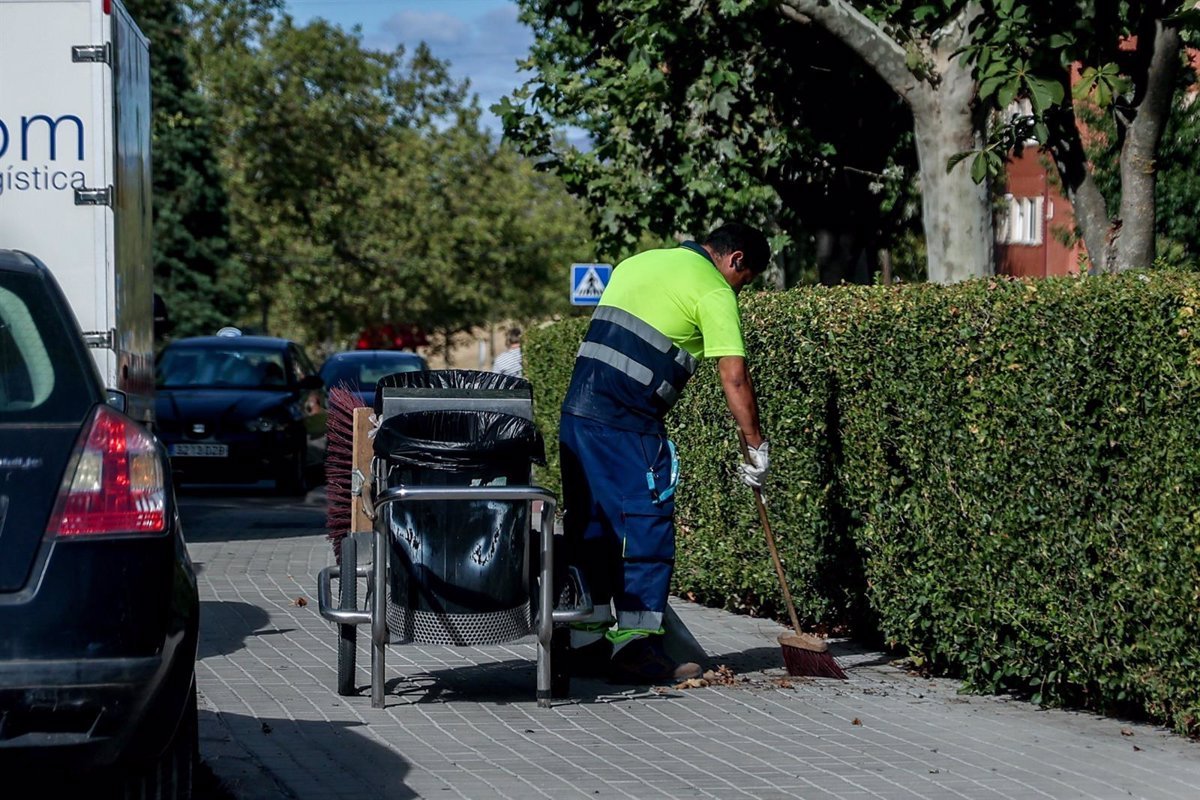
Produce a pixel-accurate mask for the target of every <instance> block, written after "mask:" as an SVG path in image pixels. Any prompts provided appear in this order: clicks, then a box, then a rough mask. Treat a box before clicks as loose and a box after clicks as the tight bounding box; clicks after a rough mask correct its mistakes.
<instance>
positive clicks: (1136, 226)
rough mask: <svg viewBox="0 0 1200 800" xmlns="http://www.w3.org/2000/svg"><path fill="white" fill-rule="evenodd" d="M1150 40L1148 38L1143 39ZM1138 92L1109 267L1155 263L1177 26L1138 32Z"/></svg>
mask: <svg viewBox="0 0 1200 800" xmlns="http://www.w3.org/2000/svg"><path fill="white" fill-rule="evenodd" d="M1147 40H1152V41H1147ZM1138 44H1139V55H1144V58H1143V59H1139V61H1140V62H1141V63H1140V64H1139V66H1140V69H1139V70H1138V72H1139V75H1138V78H1140V79H1141V80H1140V81H1136V82H1137V83H1138V84H1139V89H1140V90H1139V91H1137V92H1136V93H1135V95H1134V102H1135V104H1136V105H1135V106H1134V109H1135V111H1134V116H1133V118H1132V119H1131V120H1129V121H1128V122H1127V127H1126V130H1125V141H1124V143H1123V145H1122V147H1121V222H1122V225H1121V231H1120V237H1119V239H1118V241H1117V247H1116V250H1115V252H1114V253H1113V258H1112V263H1110V264H1109V265H1108V268H1109V270H1111V271H1114V272H1123V271H1125V270H1127V269H1146V268H1148V267H1150V266H1151V265H1153V263H1154V255H1155V252H1154V245H1155V242H1154V239H1155V200H1154V189H1155V186H1156V185H1157V183H1158V179H1157V174H1156V167H1155V164H1154V158H1155V155H1156V154H1157V153H1158V145H1159V141H1160V140H1161V139H1162V133H1163V130H1164V129H1165V128H1166V125H1167V117H1168V116H1170V114H1171V102H1172V89H1173V88H1174V84H1175V69H1176V67H1177V66H1178V63H1179V48H1180V46H1181V41H1180V36H1179V31H1178V29H1176V28H1174V27H1167V26H1164V25H1163V23H1162V21H1161V20H1155V21H1154V22H1153V23H1148V25H1147V30H1145V31H1144V32H1142V33H1141V34H1140V35H1139V41H1138Z"/></svg>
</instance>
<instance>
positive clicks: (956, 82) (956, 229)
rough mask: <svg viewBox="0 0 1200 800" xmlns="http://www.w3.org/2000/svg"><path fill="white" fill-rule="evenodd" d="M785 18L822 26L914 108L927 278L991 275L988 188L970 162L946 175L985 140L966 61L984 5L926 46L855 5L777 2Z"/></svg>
mask: <svg viewBox="0 0 1200 800" xmlns="http://www.w3.org/2000/svg"><path fill="white" fill-rule="evenodd" d="M779 11H780V13H782V14H783V15H784V16H785V17H787V18H789V19H792V20H795V21H796V22H799V23H802V24H807V23H809V22H816V23H817V24H819V25H821V26H822V27H823V28H825V30H827V31H829V33H831V34H833V35H834V36H836V37H837V38H838V39H840V40H841V41H842V42H843V43H845V44H846V45H847V46H848V47H850V49H852V50H854V51H855V52H856V53H858V54H859V56H861V57H862V59H863V61H864V62H866V64H867V65H868V66H870V67H871V68H872V69H874V70H875V71H876V72H877V73H878V74H879V76H880V77H881V78H882V79H883V80H884V81H885V82H886V83H887V84H888V85H889V86H891V87H892V89H893V90H894V91H895V92H896V94H898V95H900V97H902V98H903V99H904V101H905V102H907V103H908V105H909V108H911V109H912V113H913V127H914V132H915V134H916V143H917V160H918V162H919V172H920V179H921V207H922V212H923V213H922V220H921V221H922V224H923V225H924V228H925V246H926V249H927V253H928V265H929V266H928V279H929V280H930V281H932V282H935V283H954V282H955V281H961V280H966V279H968V278H978V277H981V276H984V275H990V274H992V209H991V204H990V202H989V197H988V185H987V182H986V181H984V182H983V183H982V184H976V183H975V182H974V181H972V180H971V167H970V162H969V161H964V162H962V163H960V164H958V165H957V166H956V167H955V168H954V169H953V170H951V171H950V172H949V173H947V172H946V164H947V162H948V161H949V159H950V157H951V156H954V155H956V154H957V153H962V152H966V151H968V150H976V149H978V148H979V147H980V144H981V142H982V140H983V134H982V132H983V131H984V130H985V127H984V119H983V117H982V115H980V114H979V113H978V112H977V109H976V105H977V104H976V100H977V93H976V87H975V81H974V79H973V78H972V77H971V67H970V66H969V65H964V64H963V63H962V54H961V49H962V47H964V46H965V45H966V44H967V43H968V42H970V39H971V36H970V27H971V23H972V21H973V20H974V19H975V18H976V17H978V16H979V15H980V14H981V13H983V6H982V4H981V3H979V2H967V3H964V4H963V5H962V7H961V8H960V9H959V11H958V13H957V14H956V15H955V16H954V18H953V19H951V20H950V21H948V22H947V23H946V24H945V25H944V26H943V27H942V28H941V29H940V30H939V31H937V32H936V33H934V34H933V35H932V36H930V37H928V39H925V40H920V39H918V38H914V37H901V38H902V39H903V40H904V41H905V44H903V45H902V44H901V39H898V38H896V37H894V36H893V35H891V34H889V33H888V32H887V31H886V30H885V29H884V28H882V27H880V26H879V25H878V24H877V23H875V22H873V21H872V20H871V19H870V18H868V17H867V16H866V15H864V14H863V13H862V12H861V11H860V10H859V9H858V8H857V7H856V5H855V4H854V3H852V2H850V1H849V0H779ZM909 33H911V31H910V32H909ZM913 46H915V47H917V50H918V51H919V52H920V54H921V55H922V56H923V61H924V63H922V64H921V65H920V66H919V68H914V67H913V65H912V64H911V63H910V58H911V56H912V55H913V52H912V51H911V50H910V47H913Z"/></svg>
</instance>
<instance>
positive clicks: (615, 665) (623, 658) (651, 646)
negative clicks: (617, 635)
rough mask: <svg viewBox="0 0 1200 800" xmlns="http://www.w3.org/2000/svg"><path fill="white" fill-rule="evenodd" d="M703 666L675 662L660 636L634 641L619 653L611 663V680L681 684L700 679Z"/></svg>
mask: <svg viewBox="0 0 1200 800" xmlns="http://www.w3.org/2000/svg"><path fill="white" fill-rule="evenodd" d="M701 672H702V671H701V669H700V665H699V664H696V663H694V662H692V661H685V662H683V663H682V664H681V663H678V662H676V661H674V660H672V659H671V657H670V656H668V655H667V653H666V650H664V649H663V637H662V636H660V635H653V636H643V637H642V638H640V639H634V640H633V641H632V642H630V643H629V644H627V645H625V646H624V647H622V648H621V649H620V650H618V651H617V652H616V654H615V655H614V656H613V657H612V660H611V661H610V662H609V671H608V679H609V680H610V681H612V682H613V683H629V684H636V685H641V684H647V683H678V682H680V681H686V680H688V679H689V678H699V677H700V675H701Z"/></svg>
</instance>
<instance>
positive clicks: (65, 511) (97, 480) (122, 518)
mask: <svg viewBox="0 0 1200 800" xmlns="http://www.w3.org/2000/svg"><path fill="white" fill-rule="evenodd" d="M75 450H76V453H75V455H76V458H74V459H73V462H74V463H75V465H76V466H75V471H74V474H73V475H68V476H66V477H65V478H64V480H63V485H62V488H61V489H60V490H59V492H58V500H57V502H56V503H55V506H54V513H53V514H52V515H51V516H50V525H49V526H48V527H47V529H46V534H47V535H48V536H52V537H67V536H91V535H97V534H131V533H135V534H136V533H160V532H162V530H163V529H164V528H165V527H166V502H165V496H166V487H165V484H164V481H163V470H162V463H161V462H160V461H159V455H158V450H157V448H156V447H155V443H154V439H153V438H152V437H151V436H150V434H149V433H147V432H146V431H145V430H143V429H142V428H141V427H139V426H138V425H137V423H135V422H133V421H132V420H130V419H129V418H127V417H125V416H123V415H122V414H120V413H119V412H117V411H115V410H113V409H112V408H109V407H108V406H103V405H102V406H99V407H98V408H97V409H96V413H95V414H94V415H92V421H91V425H90V426H89V428H88V429H87V432H86V433H85V434H84V435H83V436H82V437H80V439H79V443H78V444H77V445H76V446H75Z"/></svg>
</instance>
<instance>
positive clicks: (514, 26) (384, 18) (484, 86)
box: [287, 0, 533, 134]
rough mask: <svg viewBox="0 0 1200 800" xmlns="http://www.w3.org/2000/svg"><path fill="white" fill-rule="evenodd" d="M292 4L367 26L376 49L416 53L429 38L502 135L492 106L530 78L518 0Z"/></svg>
mask: <svg viewBox="0 0 1200 800" xmlns="http://www.w3.org/2000/svg"><path fill="white" fill-rule="evenodd" d="M287 8H288V11H289V13H291V15H292V16H293V17H294V18H295V19H296V21H297V22H300V23H303V22H305V21H307V20H309V19H313V18H316V17H322V18H324V19H327V20H329V21H330V22H334V23H336V24H338V25H341V26H342V27H345V28H351V27H353V26H355V25H358V26H361V28H362V34H363V41H364V43H365V44H366V45H367V46H368V47H373V48H376V49H381V50H382V49H388V50H390V49H391V48H393V47H395V46H396V45H397V44H403V45H404V46H405V48H406V49H407V50H408V51H409V52H411V51H412V48H413V47H414V46H416V45H417V44H418V43H419V42H422V41H423V42H425V43H426V44H428V45H429V48H430V50H432V51H433V54H434V55H435V56H437V57H438V58H440V59H442V60H444V61H449V62H450V71H451V74H452V75H453V76H454V77H456V78H460V79H461V78H467V79H469V80H470V82H471V91H472V92H474V93H476V94H478V95H479V105H480V107H481V108H482V109H483V112H484V116H483V124H484V125H485V126H487V127H488V128H489V129H490V130H492V131H493V132H495V133H497V134H499V133H500V123H499V121H498V120H497V119H496V117H495V116H494V115H493V114H492V113H491V112H490V111H488V110H487V109H488V106H490V105H491V104H492V103H495V102H496V101H497V100H499V99H500V98H501V97H502V96H503V95H505V94H508V93H509V92H511V91H512V90H513V89H515V88H516V87H517V86H519V85H520V84H521V83H523V82H524V79H523V77H522V76H521V75H520V74H519V73H518V71H517V67H516V62H517V60H518V59H520V58H523V57H525V55H526V54H527V53H528V50H529V46H530V44H531V43H532V42H533V33H532V31H530V30H529V28H527V27H525V26H524V25H522V24H521V23H520V22H519V21H517V4H516V2H515V0H287Z"/></svg>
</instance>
